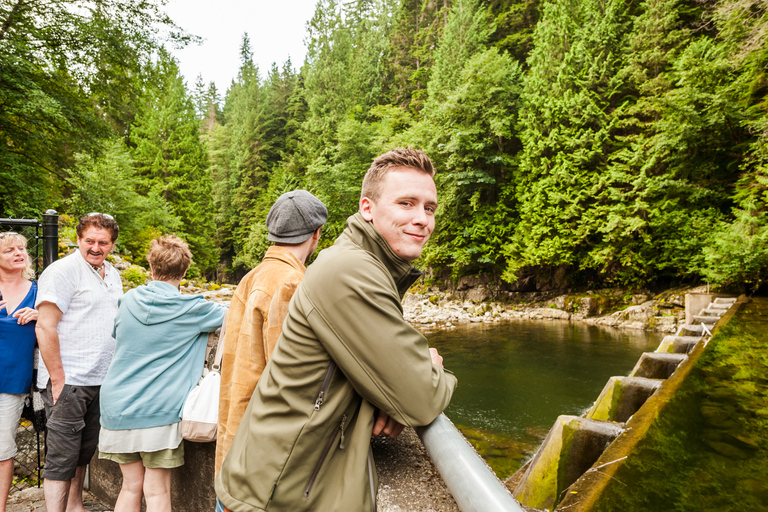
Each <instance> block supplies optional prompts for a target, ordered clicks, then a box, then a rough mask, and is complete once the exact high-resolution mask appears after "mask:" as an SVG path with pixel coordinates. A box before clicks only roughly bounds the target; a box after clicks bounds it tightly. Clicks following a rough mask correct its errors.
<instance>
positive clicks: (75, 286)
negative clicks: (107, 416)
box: [35, 250, 123, 388]
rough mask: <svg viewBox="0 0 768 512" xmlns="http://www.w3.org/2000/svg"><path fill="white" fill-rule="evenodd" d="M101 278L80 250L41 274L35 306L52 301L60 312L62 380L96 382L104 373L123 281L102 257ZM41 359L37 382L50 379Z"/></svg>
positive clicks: (82, 383) (43, 384) (79, 383)
mask: <svg viewBox="0 0 768 512" xmlns="http://www.w3.org/2000/svg"><path fill="white" fill-rule="evenodd" d="M104 276H105V277H104V279H102V278H101V276H99V274H98V272H96V271H95V270H94V269H93V267H92V266H91V265H90V264H89V263H88V262H87V261H85V259H83V256H82V255H81V254H80V251H79V250H75V252H73V253H72V254H70V255H69V256H67V257H65V258H62V259H60V260H58V261H55V262H53V263H52V264H51V265H50V266H48V268H46V269H45V271H44V272H43V273H42V275H41V276H40V281H39V282H38V284H37V286H38V291H37V300H36V301H35V307H36V308H37V307H39V306H40V304H42V303H43V302H50V303H52V304H55V305H56V307H58V308H59V310H61V312H62V313H63V314H62V316H61V321H60V322H59V325H58V327H57V331H58V333H59V348H60V351H61V363H62V365H63V366H64V375H65V377H66V384H69V385H72V386H100V385H101V383H102V382H103V381H104V376H105V375H106V374H107V369H108V368H109V363H110V362H111V361H112V354H113V353H114V352H115V338H113V337H112V328H113V326H114V323H115V316H116V315H117V302H118V300H119V299H120V297H121V296H122V295H123V285H122V282H121V281H120V275H119V274H118V273H117V270H115V268H114V267H113V266H112V265H111V264H110V263H108V262H106V261H105V262H104ZM48 378H49V375H48V369H47V368H46V367H45V363H44V362H43V360H42V358H40V365H39V368H38V371H37V387H38V388H45V387H46V386H47V384H48Z"/></svg>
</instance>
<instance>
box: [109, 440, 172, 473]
mask: <svg viewBox="0 0 768 512" xmlns="http://www.w3.org/2000/svg"><path fill="white" fill-rule="evenodd" d="M99 458H100V459H105V460H111V461H114V462H117V463H118V464H130V463H132V462H138V461H141V462H142V463H143V464H144V467H145V468H156V469H170V468H177V467H179V466H183V465H184V442H182V443H181V444H180V445H179V447H178V448H167V449H165V450H159V451H156V452H134V453H103V452H99Z"/></svg>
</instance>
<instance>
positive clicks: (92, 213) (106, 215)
mask: <svg viewBox="0 0 768 512" xmlns="http://www.w3.org/2000/svg"><path fill="white" fill-rule="evenodd" d="M94 215H103V216H104V217H106V218H107V219H109V220H115V218H114V217H113V216H111V215H110V214H108V213H99V212H91V213H89V214H88V215H86V217H93V216H94Z"/></svg>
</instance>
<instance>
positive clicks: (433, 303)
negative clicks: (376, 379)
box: [113, 257, 706, 333]
mask: <svg viewBox="0 0 768 512" xmlns="http://www.w3.org/2000/svg"><path fill="white" fill-rule="evenodd" d="M113 264H114V265H115V267H116V268H117V269H118V270H119V271H120V272H121V275H122V278H123V286H124V288H125V289H126V290H127V289H130V288H134V287H136V286H138V285H139V284H141V283H144V282H145V281H146V279H147V278H148V277H149V272H147V271H146V269H144V268H143V267H139V266H136V265H132V264H130V263H128V262H125V261H123V260H121V259H120V258H119V257H114V261H113ZM236 288H237V287H236V286H235V285H231V284H216V283H209V282H206V281H204V280H184V281H182V283H181V290H182V292H183V293H200V294H202V295H203V296H204V297H205V298H207V299H209V300H212V301H215V302H229V301H230V300H232V295H233V294H234V293H235V290H236ZM704 291H706V287H704V286H701V287H697V288H676V289H672V290H668V291H665V292H663V293H660V294H657V295H651V294H650V293H648V292H635V293H633V292H628V291H626V290H621V289H604V290H594V291H593V290H587V291H585V292H584V293H566V294H560V295H557V294H555V293H552V292H550V293H545V292H526V293H523V292H517V293H506V294H505V296H504V299H505V300H504V301H503V302H502V301H497V302H494V301H490V300H480V299H483V298H487V297H488V296H489V295H488V292H487V288H486V287H485V285H483V284H482V283H476V284H475V285H474V287H466V286H465V287H463V288H462V287H459V288H458V289H457V290H454V292H451V291H444V290H440V289H439V288H437V287H425V286H424V285H419V284H417V285H415V286H414V287H413V288H412V289H411V290H410V291H409V292H408V293H407V294H406V296H405V298H404V299H403V309H404V314H405V319H406V320H407V321H408V322H410V323H411V324H412V325H414V326H417V327H419V328H420V329H451V328H452V327H454V326H455V325H457V324H461V323H477V322H486V323H493V322H501V321H505V320H517V319H533V320H541V319H547V320H563V321H572V322H584V323H588V324H593V325H603V326H608V327H618V328H624V329H643V330H654V331H660V332H669V333H673V332H675V331H676V330H677V328H678V326H679V325H681V324H682V323H683V321H684V320H685V294H686V293H696V292H704Z"/></svg>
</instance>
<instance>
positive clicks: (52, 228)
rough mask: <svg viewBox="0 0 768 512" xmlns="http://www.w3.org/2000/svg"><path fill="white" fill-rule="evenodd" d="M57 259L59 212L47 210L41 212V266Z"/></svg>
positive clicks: (45, 265)
mask: <svg viewBox="0 0 768 512" xmlns="http://www.w3.org/2000/svg"><path fill="white" fill-rule="evenodd" d="M57 259H59V214H58V213H57V212H56V210H47V211H46V212H45V213H44V214H43V268H44V269H45V268H48V265H50V264H51V263H53V262H54V261H56V260H57Z"/></svg>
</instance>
